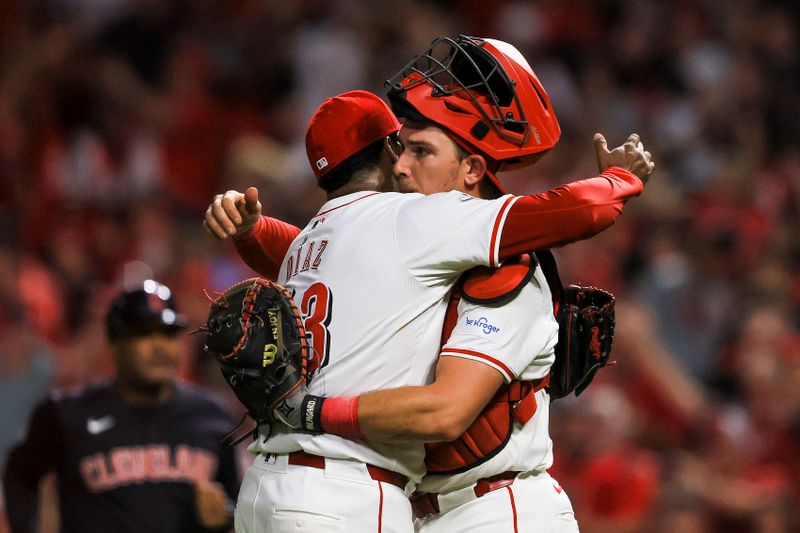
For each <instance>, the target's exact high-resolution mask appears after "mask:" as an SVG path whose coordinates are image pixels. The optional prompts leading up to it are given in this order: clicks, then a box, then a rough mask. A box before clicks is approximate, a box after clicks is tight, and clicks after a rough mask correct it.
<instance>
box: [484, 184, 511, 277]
mask: <svg viewBox="0 0 800 533" xmlns="http://www.w3.org/2000/svg"><path fill="white" fill-rule="evenodd" d="M515 199H516V196H512V197H510V198H508V199H507V200H506V201H505V203H504V204H503V207H501V208H500V212H499V213H498V214H497V218H496V219H495V221H494V227H493V228H492V240H491V241H490V247H489V265H491V266H497V256H496V254H495V247H496V244H497V234H498V233H499V232H500V221H501V220H502V219H503V216H504V215H505V213H506V210H507V209H508V205H509V204H510V203H511V202H512V201H513V200H515Z"/></svg>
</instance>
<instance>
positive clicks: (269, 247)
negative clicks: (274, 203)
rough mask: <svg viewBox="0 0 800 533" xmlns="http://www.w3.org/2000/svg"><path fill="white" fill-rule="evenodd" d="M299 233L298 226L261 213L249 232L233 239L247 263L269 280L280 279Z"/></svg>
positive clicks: (237, 249)
mask: <svg viewBox="0 0 800 533" xmlns="http://www.w3.org/2000/svg"><path fill="white" fill-rule="evenodd" d="M299 233H300V228H298V227H296V226H292V225H291V224H287V223H286V222H283V221H281V220H278V219H276V218H271V217H265V216H262V217H261V219H259V221H258V222H256V225H255V226H253V228H252V229H251V230H250V231H248V232H247V233H245V234H243V235H240V236H238V237H234V239H233V242H234V244H235V245H236V251H237V252H239V256H240V257H241V258H242V260H243V261H244V262H245V263H247V266H249V267H250V268H252V269H253V270H255V271H256V272H258V274H259V275H261V276H263V277H265V278H267V279H271V280H273V281H279V280H278V274H279V273H280V268H281V263H282V262H283V258H284V256H285V255H286V252H287V251H288V250H289V246H290V245H291V244H292V241H293V240H294V238H295V237H297V235H298V234H299Z"/></svg>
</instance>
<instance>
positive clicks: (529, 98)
mask: <svg viewBox="0 0 800 533" xmlns="http://www.w3.org/2000/svg"><path fill="white" fill-rule="evenodd" d="M386 85H387V86H388V87H389V90H388V97H389V102H390V103H391V105H392V110H393V111H394V112H395V114H396V115H397V116H398V117H405V118H408V119H409V120H411V121H413V122H423V123H424V122H433V123H435V124H436V125H438V126H440V127H442V128H443V129H445V130H447V131H449V132H450V133H451V134H453V135H454V136H455V137H457V138H458V139H456V140H457V141H458V140H460V141H461V142H460V143H459V144H464V143H466V144H467V145H469V146H471V147H473V148H474V149H475V150H476V151H477V152H478V153H480V154H482V155H484V156H487V157H488V158H489V159H491V160H494V161H495V162H496V163H499V168H497V169H496V170H512V169H515V168H523V167H526V166H528V165H530V164H532V163H535V162H536V161H537V160H538V159H539V157H540V156H541V155H542V154H543V153H544V152H546V151H547V150H549V149H550V148H552V147H553V146H555V145H556V143H557V142H558V139H559V137H560V136H561V128H559V126H558V120H557V119H556V116H555V113H553V109H552V107H551V105H550V98H549V97H548V96H547V93H546V92H545V90H544V87H542V84H541V83H540V82H539V78H537V77H536V74H535V73H534V72H533V69H531V67H530V65H529V64H528V62H527V61H526V60H525V58H524V57H522V54H521V53H520V52H519V50H517V49H516V48H514V47H513V46H512V45H510V44H508V43H505V42H503V41H497V40H494V39H484V38H480V37H468V36H465V35H461V36H459V37H458V38H457V39H456V40H453V39H451V38H449V37H439V38H437V39H436V40H434V41H433V42H432V43H431V45H430V46H429V47H428V49H427V50H425V51H424V52H422V53H421V54H420V55H418V56H417V57H416V58H414V59H413V60H412V61H411V62H410V63H409V64H408V65H407V66H406V67H405V68H404V69H403V70H401V71H400V72H399V73H397V74H396V75H395V76H394V77H392V78H391V79H390V80H388V81H387V82H386Z"/></svg>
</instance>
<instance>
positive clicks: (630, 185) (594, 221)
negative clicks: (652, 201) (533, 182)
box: [499, 167, 644, 259]
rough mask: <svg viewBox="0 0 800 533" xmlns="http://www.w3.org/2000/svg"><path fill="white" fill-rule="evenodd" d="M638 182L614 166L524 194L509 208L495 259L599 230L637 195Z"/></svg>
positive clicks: (581, 237)
mask: <svg viewBox="0 0 800 533" xmlns="http://www.w3.org/2000/svg"><path fill="white" fill-rule="evenodd" d="M643 187H644V186H643V184H642V181H641V180H640V179H639V178H638V177H637V176H636V175H634V174H632V173H630V172H628V171H627V170H624V169H622V168H619V167H610V168H607V169H606V170H605V171H603V173H602V174H600V175H599V176H596V177H594V178H590V179H587V180H583V181H577V182H574V183H570V184H568V185H563V186H561V187H559V188H557V189H554V190H552V191H547V192H543V193H541V194H534V195H530V196H523V197H520V198H518V199H517V200H516V201H515V202H514V204H513V205H512V206H511V207H510V208H509V210H508V213H507V215H506V220H505V223H504V224H503V228H502V230H501V235H500V252H499V256H500V259H506V258H508V257H515V256H517V255H519V254H521V253H523V252H527V251H531V250H541V249H544V248H553V247H558V246H563V245H565V244H568V243H570V242H574V241H578V240H581V239H587V238H589V237H591V236H593V235H596V234H597V233H600V232H601V231H603V230H604V229H606V228H607V227H609V226H610V225H611V224H613V223H614V221H615V220H616V219H617V218H618V217H619V215H620V214H622V209H623V207H624V205H625V202H626V201H627V200H628V199H629V198H631V197H633V196H638V195H639V194H641V192H642V189H643Z"/></svg>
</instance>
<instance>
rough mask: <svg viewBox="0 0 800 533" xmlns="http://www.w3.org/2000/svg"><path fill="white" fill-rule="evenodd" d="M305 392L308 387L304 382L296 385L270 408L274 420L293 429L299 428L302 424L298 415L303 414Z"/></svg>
mask: <svg viewBox="0 0 800 533" xmlns="http://www.w3.org/2000/svg"><path fill="white" fill-rule="evenodd" d="M306 394H308V388H307V387H306V386H305V385H304V384H303V385H300V386H299V387H297V388H296V389H295V390H294V391H293V392H292V393H291V394H290V395H289V396H287V397H286V398H285V399H284V400H283V401H282V402H281V403H279V404H278V406H277V407H275V409H273V410H272V415H273V417H274V418H275V421H276V422H280V423H281V424H283V425H284V426H287V427H289V428H291V429H294V430H299V429H301V428H302V426H303V424H302V421H301V420H300V417H301V416H302V415H303V409H302V407H303V398H305V396H306Z"/></svg>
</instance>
